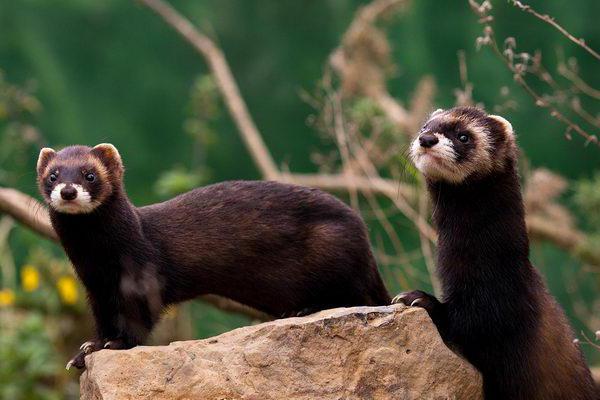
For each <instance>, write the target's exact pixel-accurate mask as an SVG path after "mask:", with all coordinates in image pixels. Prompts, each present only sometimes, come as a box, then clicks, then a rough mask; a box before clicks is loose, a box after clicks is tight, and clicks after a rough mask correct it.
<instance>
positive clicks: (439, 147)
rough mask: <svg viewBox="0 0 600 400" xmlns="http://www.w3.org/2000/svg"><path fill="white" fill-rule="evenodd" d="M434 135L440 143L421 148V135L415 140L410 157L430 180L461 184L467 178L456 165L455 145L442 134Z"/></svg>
mask: <svg viewBox="0 0 600 400" xmlns="http://www.w3.org/2000/svg"><path fill="white" fill-rule="evenodd" d="M434 135H435V137H437V138H438V143H437V144H435V145H434V146H432V147H429V148H426V147H423V146H421V143H420V142H419V136H420V135H419V136H417V138H415V140H413V142H412V145H411V149H410V150H411V151H410V155H411V158H412V160H413V162H414V164H415V166H416V167H417V169H418V170H419V171H421V172H422V173H423V174H424V175H425V176H427V177H428V178H431V179H443V180H446V181H449V182H460V181H461V180H463V179H464V178H465V176H464V174H463V172H462V171H461V170H460V168H458V166H457V164H456V151H455V150H454V144H453V143H452V141H451V140H450V139H448V138H447V137H446V136H444V135H442V134H441V133H434Z"/></svg>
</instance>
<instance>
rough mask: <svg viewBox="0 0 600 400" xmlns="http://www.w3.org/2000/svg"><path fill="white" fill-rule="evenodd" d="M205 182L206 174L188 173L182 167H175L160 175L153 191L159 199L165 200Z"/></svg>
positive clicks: (199, 172) (188, 171)
mask: <svg viewBox="0 0 600 400" xmlns="http://www.w3.org/2000/svg"><path fill="white" fill-rule="evenodd" d="M206 181H208V172H206V171H203V170H199V171H190V170H188V169H186V168H185V167H183V166H176V167H174V168H173V169H170V170H168V171H165V172H163V173H162V174H160V176H159V177H158V180H157V181H156V184H155V185H154V189H155V190H156V193H157V194H158V195H159V196H160V197H162V198H165V199H166V198H171V197H173V196H176V195H178V194H181V193H184V192H187V191H189V190H192V189H194V188H196V187H198V186H200V185H201V184H203V183H205V182H206Z"/></svg>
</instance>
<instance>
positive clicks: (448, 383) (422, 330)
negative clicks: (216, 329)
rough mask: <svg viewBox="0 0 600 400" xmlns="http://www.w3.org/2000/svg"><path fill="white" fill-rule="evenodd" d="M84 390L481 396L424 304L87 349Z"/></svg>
mask: <svg viewBox="0 0 600 400" xmlns="http://www.w3.org/2000/svg"><path fill="white" fill-rule="evenodd" d="M86 361H87V366H88V369H87V371H86V372H84V373H83V375H82V376H81V398H82V399H86V400H92V399H93V400H100V399H102V400H113V399H114V400H116V399H119V400H123V399H181V400H184V399H207V400H238V399H244V400H275V399H285V400H287V399H294V400H309V399H310V400H315V399H319V400H329V399H331V400H333V399H336V400H337V399H339V400H341V399H352V400H354V399H356V400H358V399H360V400H364V399H436V400H438V399H439V400H443V399H469V400H472V399H481V398H482V394H481V377H480V375H479V373H478V372H477V371H476V370H475V369H474V368H473V367H472V366H471V365H470V364H468V363H467V362H466V361H464V360H462V359H461V358H460V357H458V356H457V355H455V354H454V353H453V352H452V351H450V350H449V349H448V348H447V347H446V346H445V345H444V343H443V342H442V340H441V338H440V336H439V334H438V333H437V330H436V329H435V327H434V325H433V323H432V322H431V320H430V319H429V317H428V316H427V314H426V312H425V311H424V310H422V309H417V308H406V307H404V306H400V305H394V306H388V307H355V308H338V309H333V310H327V311H322V312H320V313H317V314H313V315H310V316H308V317H303V318H288V319H281V320H276V321H273V322H268V323H264V324H260V325H255V326H249V327H244V328H240V329H236V330H233V331H231V332H227V333H225V334H223V335H220V336H216V337H214V338H210V339H205V340H197V341H186V342H175V343H172V344H170V345H169V346H154V347H148V346H140V347H136V348H134V349H131V350H127V351H111V350H103V351H100V352H97V353H94V354H92V355H91V356H89V357H87V360H86Z"/></svg>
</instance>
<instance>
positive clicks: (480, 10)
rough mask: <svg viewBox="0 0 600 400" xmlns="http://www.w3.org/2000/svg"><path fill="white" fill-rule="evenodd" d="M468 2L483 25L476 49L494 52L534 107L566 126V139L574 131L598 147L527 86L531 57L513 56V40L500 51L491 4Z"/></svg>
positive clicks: (599, 144)
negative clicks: (532, 102) (542, 109)
mask: <svg viewBox="0 0 600 400" xmlns="http://www.w3.org/2000/svg"><path fill="white" fill-rule="evenodd" d="M511 1H514V0H511ZM468 2H469V5H470V6H471V9H472V10H473V11H474V12H475V13H476V14H477V15H478V16H479V17H480V19H479V22H480V23H482V24H484V28H483V36H481V37H478V38H477V42H476V43H477V46H478V48H479V47H481V46H489V47H491V49H492V50H493V51H494V54H496V56H497V57H498V58H499V59H500V60H502V62H503V63H504V64H505V65H506V67H507V68H508V69H509V70H510V71H511V72H512V73H513V78H514V80H515V82H516V83H517V84H518V85H519V86H521V87H522V88H523V89H524V90H525V92H526V93H527V94H528V95H529V96H530V97H531V98H533V100H534V102H535V105H536V106H538V107H541V108H546V109H547V110H548V112H549V114H550V116H551V117H553V118H555V119H557V120H558V121H560V122H562V123H563V124H564V125H566V126H567V134H566V136H567V138H570V132H571V131H574V132H576V133H577V134H578V135H580V136H581V137H583V138H584V139H585V144H586V145H587V144H589V143H594V144H595V145H597V146H600V141H599V140H598V136H597V135H595V134H590V133H588V132H587V131H586V130H585V129H583V128H582V127H581V126H580V125H579V124H578V123H576V122H574V121H573V120H571V119H570V118H569V117H567V116H566V115H565V114H564V113H562V112H561V111H560V110H559V109H558V108H557V107H555V106H554V105H552V104H551V103H550V102H549V101H547V100H546V99H544V97H543V96H542V95H540V94H539V93H538V92H536V91H535V90H534V89H533V88H532V87H531V85H529V83H528V82H527V80H526V79H525V74H526V73H527V72H528V65H527V63H528V60H529V61H530V60H531V59H532V56H531V55H530V54H528V53H521V54H515V52H514V48H515V39H514V38H507V40H506V42H505V44H508V47H507V48H506V49H505V50H504V51H502V50H501V49H500V46H499V45H498V41H497V40H496V38H495V35H494V29H493V28H492V25H491V22H492V21H493V17H492V16H491V15H490V14H489V12H490V10H491V4H490V3H489V2H488V1H484V2H483V3H482V4H481V5H479V4H478V3H477V2H476V1H475V0H468ZM519 57H520V59H519V62H518V63H514V61H515V59H516V58H519ZM534 61H535V60H534ZM544 80H545V81H546V82H548V83H549V84H552V81H551V80H549V79H548V78H547V77H546V78H545V79H544Z"/></svg>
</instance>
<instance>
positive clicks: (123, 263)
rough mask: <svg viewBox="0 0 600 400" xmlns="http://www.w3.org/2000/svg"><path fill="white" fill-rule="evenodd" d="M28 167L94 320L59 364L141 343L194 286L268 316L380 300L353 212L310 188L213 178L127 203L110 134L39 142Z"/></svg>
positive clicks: (80, 362) (384, 298)
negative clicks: (60, 143) (74, 351)
mask: <svg viewBox="0 0 600 400" xmlns="http://www.w3.org/2000/svg"><path fill="white" fill-rule="evenodd" d="M37 171H38V181H39V186H40V191H41V193H42V195H43V196H44V198H45V200H46V201H47V203H48V204H49V206H50V217H51V221H52V225H53V227H54V229H55V230H56V232H57V234H58V236H59V238H60V241H61V244H62V245H63V247H64V249H65V251H66V253H67V255H68V256H69V258H70V260H71V261H72V263H73V266H74V267H75V271H76V272H77V274H78V276H79V277H80V279H81V281H82V282H83V284H84V285H85V287H86V289H87V292H88V297H89V302H90V306H91V308H92V311H93V314H94V318H95V321H96V330H97V336H96V338H95V339H93V340H91V341H89V342H86V343H84V344H83V345H82V352H81V353H79V354H78V355H77V356H75V357H74V358H73V360H71V361H70V363H69V366H70V365H75V366H76V367H79V368H82V367H84V357H85V354H88V353H90V352H92V351H96V350H99V349H102V348H111V349H124V348H130V347H133V346H136V345H138V344H140V343H142V342H143V341H144V340H145V339H146V337H147V336H148V334H149V332H150V331H151V329H152V327H153V326H154V324H155V323H156V322H157V320H158V319H159V317H160V314H161V311H162V310H163V309H164V307H165V306H167V305H169V304H173V303H178V302H181V301H185V300H189V299H192V298H194V297H197V296H199V295H202V294H209V293H210V294H217V295H221V296H224V297H228V298H230V299H233V300H236V301H238V302H240V303H243V304H246V305H249V306H251V307H254V308H256V309H258V310H261V311H264V312H266V313H268V314H271V315H273V316H275V317H280V316H283V315H286V316H287V315H297V314H305V313H311V312H315V311H318V310H322V309H327V308H333V307H341V306H355V305H384V304H389V302H390V297H389V295H388V293H387V291H386V289H385V287H384V285H383V282H382V280H381V277H380V276H379V273H378V271H377V266H376V264H375V261H374V258H373V255H372V253H371V249H370V245H369V242H368V239H367V233H366V228H365V225H364V223H363V221H362V219H361V218H360V217H359V216H358V214H356V213H355V212H354V211H353V210H352V209H350V208H349V207H348V206H346V205H345V204H344V203H342V202H341V201H339V200H338V199H336V198H335V197H333V196H331V195H329V194H326V193H324V192H322V191H319V190H316V189H311V188H307V187H301V186H295V185H288V184H281V183H276V182H244V181H238V182H225V183H220V184H215V185H211V186H207V187H203V188H199V189H195V190H192V191H190V192H188V193H185V194H182V195H180V196H177V197H175V198H174V199H171V200H169V201H166V202H164V203H159V204H153V205H150V206H146V207H141V208H137V207H134V206H133V205H132V204H131V203H130V202H129V200H128V198H127V195H126V194H125V190H124V188H123V164H122V162H121V157H120V156H119V153H118V151H117V149H116V148H115V147H114V146H112V145H110V144H101V145H98V146H96V147H94V148H89V147H85V146H72V147H67V148H65V149H63V150H61V151H59V152H55V151H54V150H52V149H42V151H41V153H40V157H39V161H38V165H37Z"/></svg>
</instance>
